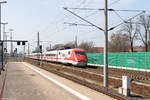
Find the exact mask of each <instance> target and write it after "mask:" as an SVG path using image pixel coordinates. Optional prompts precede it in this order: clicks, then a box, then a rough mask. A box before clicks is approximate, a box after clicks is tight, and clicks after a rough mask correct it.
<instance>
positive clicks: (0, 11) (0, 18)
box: [0, 1, 7, 40]
mask: <svg viewBox="0 0 150 100" xmlns="http://www.w3.org/2000/svg"><path fill="white" fill-rule="evenodd" d="M3 3H7V2H6V1H2V2H0V40H2V39H1V22H2V21H1V20H2V10H1V9H2V6H1V4H3Z"/></svg>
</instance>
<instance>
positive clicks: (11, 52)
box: [10, 29, 14, 56]
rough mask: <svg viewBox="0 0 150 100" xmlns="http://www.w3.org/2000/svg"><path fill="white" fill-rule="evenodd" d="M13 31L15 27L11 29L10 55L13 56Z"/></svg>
mask: <svg viewBox="0 0 150 100" xmlns="http://www.w3.org/2000/svg"><path fill="white" fill-rule="evenodd" d="M13 31H14V30H13V29H10V40H11V42H10V55H11V56H12V54H13V42H12V32H13Z"/></svg>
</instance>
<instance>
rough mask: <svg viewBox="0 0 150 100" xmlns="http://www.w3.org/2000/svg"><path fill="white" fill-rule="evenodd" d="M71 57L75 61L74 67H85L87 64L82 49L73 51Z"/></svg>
mask: <svg viewBox="0 0 150 100" xmlns="http://www.w3.org/2000/svg"><path fill="white" fill-rule="evenodd" d="M72 52H73V56H74V59H75V65H76V66H86V64H87V55H86V53H85V51H84V50H83V49H73V50H72Z"/></svg>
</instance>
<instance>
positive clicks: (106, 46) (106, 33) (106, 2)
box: [103, 0, 108, 87]
mask: <svg viewBox="0 0 150 100" xmlns="http://www.w3.org/2000/svg"><path fill="white" fill-rule="evenodd" d="M104 13H105V30H104V33H105V47H104V68H103V71H104V87H108V0H105V9H104Z"/></svg>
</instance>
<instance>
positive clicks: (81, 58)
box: [77, 55, 87, 62]
mask: <svg viewBox="0 0 150 100" xmlns="http://www.w3.org/2000/svg"><path fill="white" fill-rule="evenodd" d="M77 60H78V62H87V57H86V56H82V55H78V56H77Z"/></svg>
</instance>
